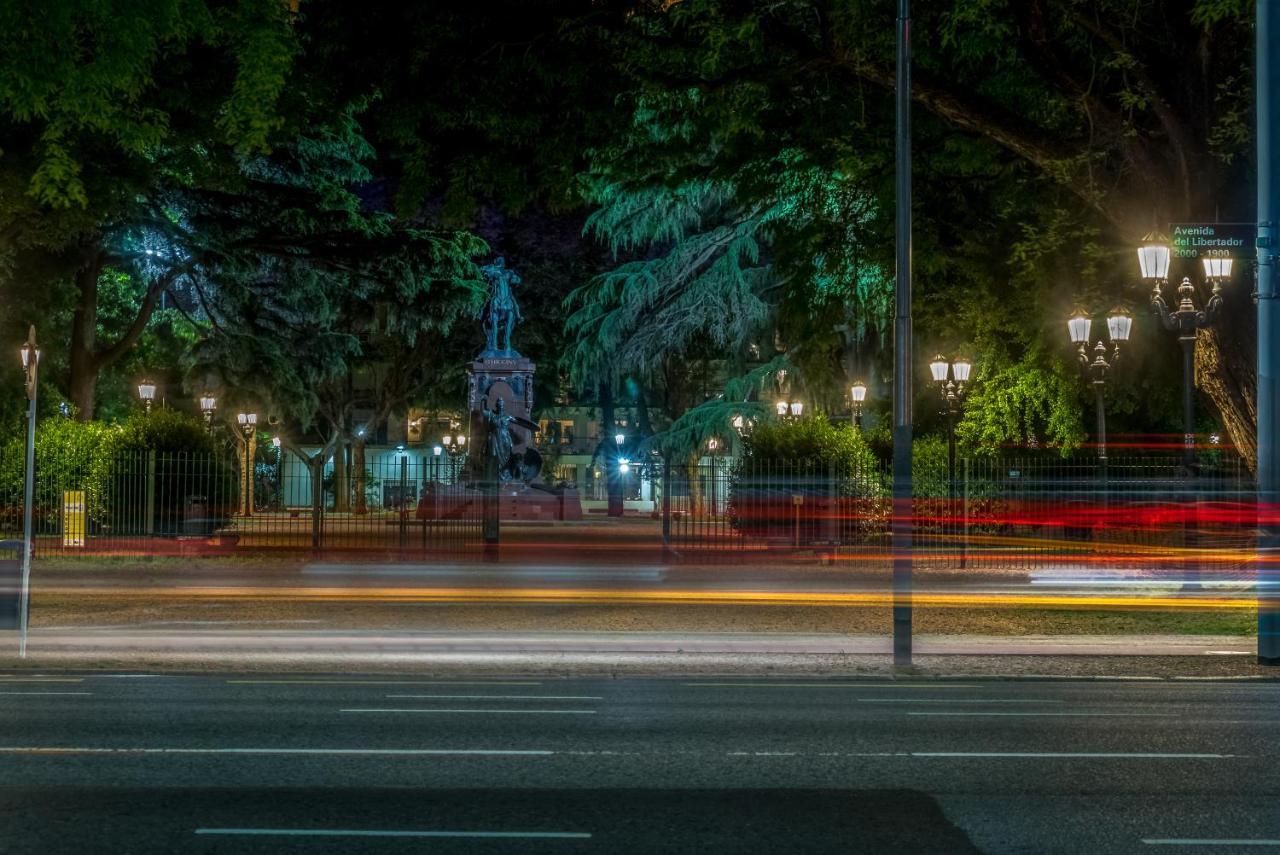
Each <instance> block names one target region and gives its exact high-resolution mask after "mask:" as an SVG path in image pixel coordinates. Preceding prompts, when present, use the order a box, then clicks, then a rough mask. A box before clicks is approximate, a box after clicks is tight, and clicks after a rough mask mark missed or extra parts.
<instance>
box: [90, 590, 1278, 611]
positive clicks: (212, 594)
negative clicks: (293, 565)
mask: <svg viewBox="0 0 1280 855" xmlns="http://www.w3.org/2000/svg"><path fill="white" fill-rule="evenodd" d="M79 593H80V594H81V595H83V594H86V593H89V592H88V591H86V590H83V589H82V590H81V591H80V592H79ZM93 593H95V594H107V595H114V596H125V597H137V596H139V595H140V594H142V593H145V594H147V595H149V596H155V595H157V594H167V595H169V596H176V597H197V598H202V599H223V600H262V601H275V602H281V601H283V602H351V603H355V602H379V603H488V604H526V603H537V604H568V605H575V604H581V605H637V604H639V605H762V606H831V607H861V608H867V607H886V606H891V605H893V602H894V597H893V594H892V593H891V592H887V591H886V592H879V591H858V592H824V591H817V592H799V593H793V592H785V591H682V590H644V589H640V590H626V591H601V590H593V589H581V588H510V589H506V588H502V589H499V588H401V587H379V588H342V587H327V588H294V587H268V586H236V587H215V586H210V587H184V588H182V589H153V590H151V591H147V592H139V591H137V590H130V589H99V590H96V591H93ZM911 599H912V602H913V603H914V604H915V605H917V606H924V607H935V608H973V607H983V608H985V607H991V606H1011V607H1037V608H1053V609H1101V608H1120V609H1126V608H1127V609H1195V610H1202V611H1203V610H1210V609H1230V610H1251V609H1254V608H1256V602H1255V601H1254V599H1253V598H1251V597H1250V598H1230V597H1186V598H1184V597H1177V596H1168V595H1128V596H1124V595H1098V596H1088V595H1079V594H1045V593H1036V594H972V593H929V592H921V593H916V594H913V595H912V597H911Z"/></svg>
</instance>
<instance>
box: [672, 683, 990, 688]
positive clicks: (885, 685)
mask: <svg viewBox="0 0 1280 855" xmlns="http://www.w3.org/2000/svg"><path fill="white" fill-rule="evenodd" d="M680 685H682V686H696V687H698V688H728V689H976V688H978V686H977V684H976V683H882V682H878V683H681V684H680Z"/></svg>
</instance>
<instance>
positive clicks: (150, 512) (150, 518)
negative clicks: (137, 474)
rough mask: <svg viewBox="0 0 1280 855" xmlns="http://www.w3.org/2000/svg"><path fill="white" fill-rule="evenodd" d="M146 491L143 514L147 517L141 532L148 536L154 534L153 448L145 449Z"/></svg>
mask: <svg viewBox="0 0 1280 855" xmlns="http://www.w3.org/2000/svg"><path fill="white" fill-rule="evenodd" d="M146 491H147V492H146V503H145V505H144V507H145V508H146V510H145V511H144V513H145V514H146V515H147V521H146V524H145V525H144V526H143V528H142V530H143V532H144V533H146V534H148V535H153V534H155V533H156V451H155V449H154V448H148V449H147V484H146Z"/></svg>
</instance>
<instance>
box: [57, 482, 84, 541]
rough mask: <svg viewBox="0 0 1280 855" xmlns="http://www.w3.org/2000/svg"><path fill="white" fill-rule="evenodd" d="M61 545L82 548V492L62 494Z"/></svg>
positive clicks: (65, 492)
mask: <svg viewBox="0 0 1280 855" xmlns="http://www.w3.org/2000/svg"><path fill="white" fill-rule="evenodd" d="M62 545H63V546H84V490H64V491H63V493H62Z"/></svg>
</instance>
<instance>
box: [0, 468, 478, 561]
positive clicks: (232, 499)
mask: <svg viewBox="0 0 1280 855" xmlns="http://www.w3.org/2000/svg"><path fill="white" fill-rule="evenodd" d="M244 471H245V467H244V465H243V460H242V459H237V458H236V457H234V456H231V455H226V456H222V455H214V454H204V453H189V452H158V451H136V452H124V453H116V454H111V455H94V454H65V453H64V454H59V455H56V456H46V455H41V454H39V453H37V455H36V467H35V501H34V503H33V523H34V525H33V530H34V539H35V549H36V553H37V554H38V555H41V554H42V555H49V554H64V555H76V554H95V555H101V554H111V553H114V554H147V555H155V554H165V553H173V554H194V553H205V554H214V553H217V552H221V551H227V550H230V549H234V548H250V549H273V548H285V549H290V548H292V549H378V550H393V551H394V550H398V551H411V552H417V553H421V554H424V555H431V554H437V553H451V552H461V551H469V550H473V549H477V548H478V547H479V546H480V545H481V544H482V540H483V537H482V515H483V491H482V490H481V489H479V487H478V485H468V484H464V483H461V482H460V480H459V473H460V472H461V461H458V460H452V461H438V460H435V459H431V458H418V459H414V458H410V457H409V456H408V455H402V456H400V457H397V458H391V459H384V460H379V461H377V462H374V463H371V464H368V465H365V466H363V467H356V468H354V469H352V470H351V471H345V470H344V471H342V472H337V473H335V470H334V467H333V465H332V463H329V464H326V466H325V467H323V468H321V469H315V468H313V467H310V466H307V465H305V464H304V463H303V462H302V461H300V460H298V459H297V458H292V459H290V458H289V457H287V456H285V455H274V459H268V460H266V461H264V460H262V459H261V458H260V459H259V460H257V461H255V463H254V465H253V469H252V474H251V476H250V477H249V478H245V475H244ZM22 478H23V467H22V464H21V463H18V464H17V465H14V464H13V462H12V461H7V460H0V539H3V538H9V537H20V536H21V531H22V517H23V494H22ZM246 497H247V498H248V501H246Z"/></svg>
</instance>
